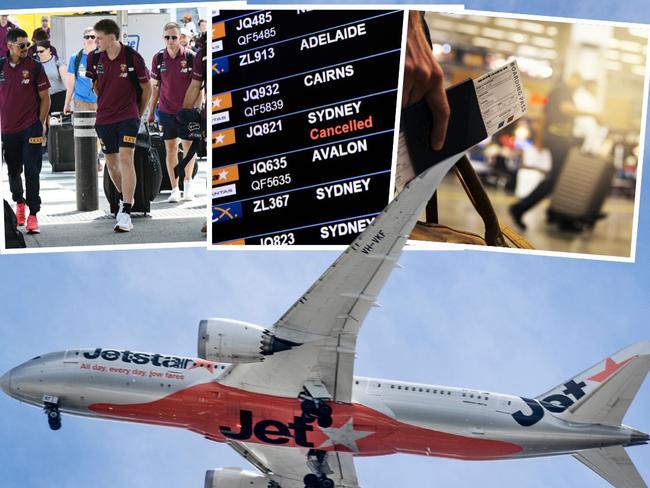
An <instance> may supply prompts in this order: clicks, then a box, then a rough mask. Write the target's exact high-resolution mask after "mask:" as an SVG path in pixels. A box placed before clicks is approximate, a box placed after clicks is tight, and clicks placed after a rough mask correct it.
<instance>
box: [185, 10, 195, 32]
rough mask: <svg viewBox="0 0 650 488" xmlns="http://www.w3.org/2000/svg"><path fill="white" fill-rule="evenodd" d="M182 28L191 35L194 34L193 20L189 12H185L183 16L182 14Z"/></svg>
mask: <svg viewBox="0 0 650 488" xmlns="http://www.w3.org/2000/svg"><path fill="white" fill-rule="evenodd" d="M183 27H185V28H186V29H187V30H189V31H190V32H191V33H192V35H194V34H195V33H196V25H194V20H193V17H192V14H191V13H190V12H185V14H183ZM190 37H191V36H190Z"/></svg>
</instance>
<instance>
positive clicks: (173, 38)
mask: <svg viewBox="0 0 650 488" xmlns="http://www.w3.org/2000/svg"><path fill="white" fill-rule="evenodd" d="M163 37H164V38H165V40H167V41H169V40H170V39H171V40H173V41H175V40H176V39H178V36H163Z"/></svg>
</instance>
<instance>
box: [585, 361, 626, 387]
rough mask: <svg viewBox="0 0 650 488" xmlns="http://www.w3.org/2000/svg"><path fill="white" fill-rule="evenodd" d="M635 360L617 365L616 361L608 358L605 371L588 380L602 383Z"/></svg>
mask: <svg viewBox="0 0 650 488" xmlns="http://www.w3.org/2000/svg"><path fill="white" fill-rule="evenodd" d="M632 359H634V358H629V359H626V360H625V361H623V362H620V363H617V362H616V361H614V360H613V359H612V358H607V360H606V361H605V369H604V370H603V371H601V372H600V373H598V374H595V375H593V376H591V377H590V378H587V379H588V380H590V381H597V382H598V383H602V382H603V381H605V380H606V379H607V378H609V377H610V376H612V375H613V374H614V373H616V372H617V371H618V370H619V369H621V368H622V367H623V366H625V365H626V364H627V363H629V362H630V361H632Z"/></svg>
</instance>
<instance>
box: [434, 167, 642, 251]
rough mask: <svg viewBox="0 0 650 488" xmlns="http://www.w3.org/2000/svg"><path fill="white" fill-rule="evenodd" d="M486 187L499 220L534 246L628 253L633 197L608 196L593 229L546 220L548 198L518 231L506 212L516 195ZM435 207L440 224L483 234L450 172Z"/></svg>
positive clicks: (473, 211) (560, 249)
mask: <svg viewBox="0 0 650 488" xmlns="http://www.w3.org/2000/svg"><path fill="white" fill-rule="evenodd" d="M486 191H487V193H488V195H489V197H490V200H491V201H492V205H493V206H494V209H495V211H496V213H497V215H498V217H499V221H500V222H502V223H505V224H507V225H509V226H511V227H513V228H514V229H516V230H517V231H518V232H520V233H521V234H522V235H523V236H524V237H525V238H526V239H527V240H528V241H529V242H530V243H531V244H532V245H533V246H534V247H535V248H536V249H543V250H550V251H560V252H572V253H586V254H595V255H607V256H617V257H629V256H630V244H631V241H632V228H633V225H632V224H633V216H634V201H633V200H632V199H629V198H625V197H621V196H616V195H614V196H609V197H608V198H607V200H606V201H605V205H604V207H603V212H604V213H605V214H606V217H605V218H604V219H602V220H600V221H598V222H597V223H596V225H595V226H594V228H593V229H586V230H583V231H582V232H569V231H562V230H559V229H558V227H557V226H556V225H554V224H549V223H547V222H546V208H547V207H548V200H545V201H543V202H542V203H540V204H539V205H538V206H536V207H534V208H533V209H531V210H530V211H529V212H528V213H526V215H525V216H524V222H525V223H526V226H527V229H526V231H524V232H521V231H520V230H519V229H517V228H516V227H515V225H514V223H513V222H512V219H511V217H510V215H509V213H508V207H509V206H510V205H511V204H513V203H515V202H516V201H517V197H516V196H514V195H511V194H508V193H507V192H506V191H505V190H503V189H502V188H490V187H486ZM438 209H439V220H440V223H441V224H445V225H448V226H450V227H453V228H456V229H462V230H467V231H470V232H475V233H477V234H479V235H483V232H484V230H483V221H482V220H481V218H480V217H479V215H478V214H477V213H476V211H475V210H474V208H473V207H472V204H471V203H470V201H469V199H468V198H467V195H466V194H465V192H464V191H463V189H462V187H461V186H460V184H459V182H458V180H457V179H456V178H455V177H454V176H453V175H447V177H446V178H445V179H444V180H443V182H442V184H441V185H440V187H439V189H438Z"/></svg>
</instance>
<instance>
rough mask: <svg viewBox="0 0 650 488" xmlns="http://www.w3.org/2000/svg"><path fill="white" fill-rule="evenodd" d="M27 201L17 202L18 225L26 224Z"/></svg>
mask: <svg viewBox="0 0 650 488" xmlns="http://www.w3.org/2000/svg"><path fill="white" fill-rule="evenodd" d="M25 207H26V205H25V202H21V203H18V204H16V221H17V224H18V227H20V226H23V225H25Z"/></svg>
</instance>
